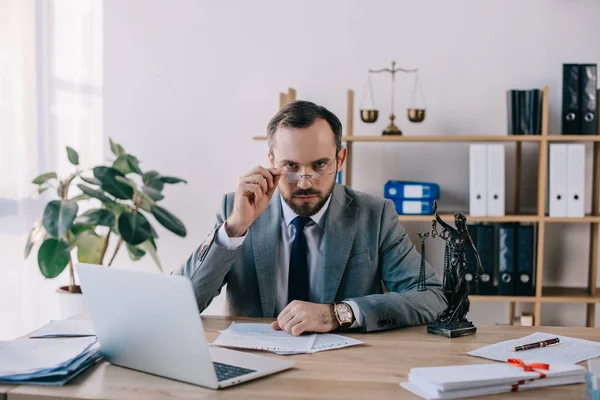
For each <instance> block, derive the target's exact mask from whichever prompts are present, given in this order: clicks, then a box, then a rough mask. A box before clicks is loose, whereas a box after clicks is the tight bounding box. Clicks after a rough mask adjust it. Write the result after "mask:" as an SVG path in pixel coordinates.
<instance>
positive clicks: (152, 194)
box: [142, 186, 165, 201]
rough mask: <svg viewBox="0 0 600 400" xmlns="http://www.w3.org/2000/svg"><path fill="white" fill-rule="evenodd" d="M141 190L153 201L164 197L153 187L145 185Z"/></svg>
mask: <svg viewBox="0 0 600 400" xmlns="http://www.w3.org/2000/svg"><path fill="white" fill-rule="evenodd" d="M142 190H143V192H144V193H146V194H147V195H148V197H150V198H151V199H152V200H154V201H160V200H162V199H164V198H165V196H163V195H162V194H161V193H160V192H159V191H158V190H156V189H154V188H153V187H147V186H146V187H144V188H143V189H142Z"/></svg>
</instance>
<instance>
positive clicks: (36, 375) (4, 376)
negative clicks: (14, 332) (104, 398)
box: [0, 337, 102, 386]
mask: <svg viewBox="0 0 600 400" xmlns="http://www.w3.org/2000/svg"><path fill="white" fill-rule="evenodd" d="M100 358H102V353H101V351H100V345H99V344H98V342H97V339H96V338H95V337H83V338H72V339H71V338H70V339H17V340H12V341H0V383H4V384H19V385H23V384H30V385H53V386H60V385H64V384H65V383H67V382H68V381H70V380H71V379H73V378H74V377H75V376H77V375H79V374H80V373H81V372H83V371H84V370H85V369H86V368H88V367H89V366H91V365H93V364H94V363H95V362H96V361H98V360H99V359H100Z"/></svg>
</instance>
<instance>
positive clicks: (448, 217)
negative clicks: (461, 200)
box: [398, 214, 600, 223]
mask: <svg viewBox="0 0 600 400" xmlns="http://www.w3.org/2000/svg"><path fill="white" fill-rule="evenodd" d="M465 216H466V217H467V223H468V222H538V221H539V220H540V217H539V216H537V215H505V216H504V217H472V216H469V215H467V214H465ZM440 217H442V219H444V220H445V221H449V222H452V221H454V214H440ZM432 218H433V215H398V219H399V220H400V221H401V222H431V220H432ZM598 218H600V217H598ZM579 219H581V218H579Z"/></svg>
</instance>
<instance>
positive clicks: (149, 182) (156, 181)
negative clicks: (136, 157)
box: [142, 171, 165, 193]
mask: <svg viewBox="0 0 600 400" xmlns="http://www.w3.org/2000/svg"><path fill="white" fill-rule="evenodd" d="M142 178H143V181H144V185H146V186H147V187H151V188H153V189H156V190H157V191H158V192H159V193H160V192H161V191H162V190H163V188H164V186H165V184H164V183H163V182H162V181H161V180H160V174H159V173H158V172H156V171H148V172H146V173H145V174H144V175H143V177H142Z"/></svg>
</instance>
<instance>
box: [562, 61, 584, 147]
mask: <svg viewBox="0 0 600 400" xmlns="http://www.w3.org/2000/svg"><path fill="white" fill-rule="evenodd" d="M580 109H581V106H580V104H579V64H563V97H562V134H563V135H578V134H580V133H581V116H580V114H579V113H580Z"/></svg>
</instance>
